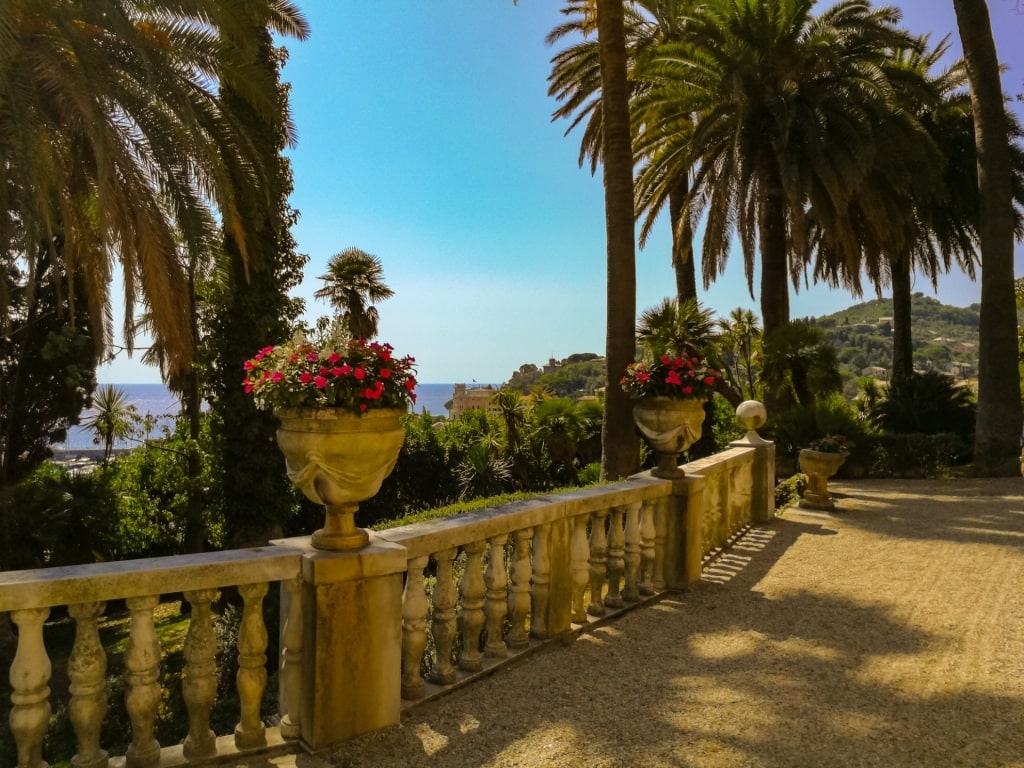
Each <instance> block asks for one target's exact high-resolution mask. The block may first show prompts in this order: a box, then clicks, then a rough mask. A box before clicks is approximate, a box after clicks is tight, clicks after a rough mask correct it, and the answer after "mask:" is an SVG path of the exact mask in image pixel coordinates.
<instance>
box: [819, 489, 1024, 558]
mask: <svg viewBox="0 0 1024 768" xmlns="http://www.w3.org/2000/svg"><path fill="white" fill-rule="evenodd" d="M830 487H831V488H832V489H833V495H834V496H835V498H836V502H837V507H838V509H837V512H835V513H834V515H835V518H836V520H839V521H841V522H843V523H847V524H850V525H853V526H856V527H858V528H861V529H864V530H868V531H871V532H873V533H877V534H879V535H883V536H889V537H895V536H898V537H901V538H906V539H939V540H946V541H955V542H964V543H972V544H996V545H1000V546H1010V547H1017V548H1021V547H1024V478H1020V477H1016V478H991V479H955V480H862V481H851V482H842V483H835V484H834V485H833V484H830Z"/></svg>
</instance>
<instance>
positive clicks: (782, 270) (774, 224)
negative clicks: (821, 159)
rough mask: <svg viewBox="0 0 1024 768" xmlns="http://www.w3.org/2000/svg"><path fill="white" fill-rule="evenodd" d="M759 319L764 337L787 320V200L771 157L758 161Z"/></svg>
mask: <svg viewBox="0 0 1024 768" xmlns="http://www.w3.org/2000/svg"><path fill="white" fill-rule="evenodd" d="M760 165H761V169H760V170H761V173H760V176H761V182H762V184H763V185H764V192H763V195H764V197H763V199H762V201H761V210H760V221H759V222H758V224H759V226H758V229H759V233H758V234H759V235H760V238H761V318H762V320H763V322H764V333H765V336H766V337H767V336H768V335H769V334H770V333H771V332H772V331H774V330H775V329H776V328H778V327H779V326H781V325H785V324H786V323H788V322H789V259H788V254H787V248H788V245H787V242H786V199H785V193H784V192H783V189H782V179H781V178H780V177H779V168H778V166H777V165H776V161H775V159H774V158H773V157H771V156H769V155H767V154H766V155H765V156H764V157H763V158H762V160H761V163H760Z"/></svg>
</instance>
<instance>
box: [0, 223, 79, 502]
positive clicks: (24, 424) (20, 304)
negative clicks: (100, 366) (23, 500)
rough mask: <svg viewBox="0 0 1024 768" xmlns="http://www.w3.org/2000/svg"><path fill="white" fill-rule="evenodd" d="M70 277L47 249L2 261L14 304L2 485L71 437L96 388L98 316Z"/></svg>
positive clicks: (3, 345)
mask: <svg viewBox="0 0 1024 768" xmlns="http://www.w3.org/2000/svg"><path fill="white" fill-rule="evenodd" d="M57 247H59V243H58V244H57ZM62 280H63V277H62V276H61V275H60V273H59V270H58V269H57V268H56V267H55V266H54V262H53V260H52V258H51V253H50V251H49V249H48V248H45V247H41V248H38V249H36V251H35V252H34V258H31V259H29V258H24V256H23V255H22V254H12V253H10V252H8V253H7V254H6V258H5V259H4V262H3V264H2V265H0V293H2V294H3V295H5V296H6V297H7V301H8V305H7V317H6V320H7V324H6V327H5V328H4V331H5V332H4V334H3V335H2V336H0V440H2V449H3V450H2V463H0V467H2V477H0V486H2V487H7V486H9V485H10V484H13V483H15V482H17V481H18V480H19V479H20V478H22V477H24V476H25V475H27V474H28V473H30V472H31V471H32V470H33V469H34V468H35V467H36V466H38V465H39V464H40V463H41V462H42V461H44V460H45V459H47V458H49V457H50V456H52V453H51V451H50V448H49V445H50V444H51V443H59V442H62V441H64V440H65V439H66V437H67V429H68V427H69V426H71V425H74V424H77V423H78V416H79V414H80V413H81V412H82V410H83V408H85V406H86V403H87V402H88V398H89V396H90V395H91V394H92V391H93V389H94V388H95V386H96V379H95V374H96V364H97V359H96V352H95V347H94V345H93V339H92V333H91V330H92V326H91V321H90V319H89V315H88V313H87V312H86V311H85V308H84V307H83V306H81V305H79V306H76V307H73V308H72V307H70V306H69V303H68V294H67V293H66V292H64V291H62V290H61V282H62ZM80 287H81V285H80ZM72 311H74V312H75V314H76V319H77V322H76V323H75V324H73V325H71V324H68V322H67V318H68V313H69V312H72Z"/></svg>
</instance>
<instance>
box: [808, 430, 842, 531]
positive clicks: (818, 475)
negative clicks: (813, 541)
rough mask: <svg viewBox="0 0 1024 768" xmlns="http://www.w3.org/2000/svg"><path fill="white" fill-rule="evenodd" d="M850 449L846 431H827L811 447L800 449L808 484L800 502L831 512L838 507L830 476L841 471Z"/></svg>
mask: <svg viewBox="0 0 1024 768" xmlns="http://www.w3.org/2000/svg"><path fill="white" fill-rule="evenodd" d="M849 451H850V446H849V443H847V441H846V438H845V437H844V436H843V435H825V436H824V437H821V438H818V439H817V440H812V441H811V445H810V447H809V448H804V449H803V450H801V451H800V471H801V472H803V473H804V474H805V475H807V488H806V489H805V490H804V492H803V494H802V495H801V498H800V504H799V506H801V507H803V508H804V509H820V510H824V511H827V512H831V511H833V510H834V509H835V508H836V503H835V501H834V500H833V498H832V494H831V493H830V492H829V490H828V479H829V478H830V477H832V476H833V475H835V473H836V472H838V471H839V468H840V467H841V466H842V465H843V462H845V461H846V454H847V453H849Z"/></svg>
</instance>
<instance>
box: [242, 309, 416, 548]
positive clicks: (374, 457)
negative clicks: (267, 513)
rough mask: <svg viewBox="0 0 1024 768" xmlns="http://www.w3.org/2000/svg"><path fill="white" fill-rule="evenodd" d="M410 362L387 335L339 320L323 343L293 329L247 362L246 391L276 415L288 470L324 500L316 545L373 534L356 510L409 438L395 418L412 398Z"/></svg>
mask: <svg viewBox="0 0 1024 768" xmlns="http://www.w3.org/2000/svg"><path fill="white" fill-rule="evenodd" d="M413 363H414V361H413V359H412V358H411V357H400V358H398V357H395V355H394V351H393V349H392V347H391V345H390V344H383V343H380V342H376V341H374V342H368V341H367V340H366V339H358V338H350V337H348V336H347V335H346V334H344V333H343V332H342V331H340V330H338V329H336V331H335V332H334V333H332V334H331V335H330V336H328V337H327V338H326V339H324V340H323V341H322V342H321V343H313V342H310V341H307V340H306V338H305V337H304V336H303V335H301V334H297V335H296V336H295V338H293V339H292V340H291V341H290V342H288V343H286V344H281V345H279V346H268V347H264V348H263V349H261V350H260V351H259V352H257V353H256V355H254V356H253V358H252V359H250V360H248V361H246V363H245V380H244V382H243V386H244V387H245V391H246V392H248V393H250V394H251V395H252V396H253V398H254V400H255V401H256V405H257V406H259V407H260V408H264V409H272V410H273V411H274V415H275V416H277V418H278V419H279V420H280V422H281V426H280V428H279V429H278V430H277V444H278V447H279V448H280V449H281V452H282V453H283V454H284V457H285V468H286V470H287V472H288V478H289V479H290V480H291V481H292V482H293V483H295V485H297V486H298V487H299V489H300V490H302V492H303V493H304V494H305V495H306V497H307V498H309V499H310V500H312V501H314V502H316V503H318V504H323V505H324V507H325V509H326V513H327V518H326V525H325V526H324V527H323V528H321V529H320V530H318V531H316V532H314V533H313V537H312V543H313V546H314V547H316V548H318V549H332V550H347V549H359V548H361V547H363V546H365V545H366V544H367V543H368V542H369V533H368V532H367V531H365V530H363V529H362V528H357V527H356V526H355V522H354V518H355V513H356V511H357V509H358V508H359V503H360V502H362V501H365V500H366V499H368V498H370V497H372V496H373V495H374V494H376V493H377V491H378V490H380V485H381V483H382V482H383V481H384V478H385V477H387V476H388V475H389V474H390V473H391V470H393V469H394V467H395V463H396V461H397V460H398V453H399V451H400V450H401V448H402V443H403V442H404V440H405V429H404V428H403V426H402V423H401V421H400V419H401V417H402V415H403V414H405V413H406V411H408V409H409V406H410V405H411V404H412V403H414V402H415V401H416V393H415V388H416V377H415V371H414V369H413Z"/></svg>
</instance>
